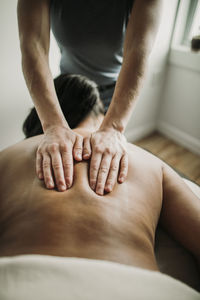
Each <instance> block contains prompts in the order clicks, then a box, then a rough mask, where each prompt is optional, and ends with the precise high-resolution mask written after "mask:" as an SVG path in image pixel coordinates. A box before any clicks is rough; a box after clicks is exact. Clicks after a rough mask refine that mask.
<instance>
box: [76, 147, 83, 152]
mask: <svg viewBox="0 0 200 300" xmlns="http://www.w3.org/2000/svg"><path fill="white" fill-rule="evenodd" d="M74 150H75V151H79V152H81V151H82V147H80V146H75V147H74Z"/></svg>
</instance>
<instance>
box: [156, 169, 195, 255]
mask: <svg viewBox="0 0 200 300" xmlns="http://www.w3.org/2000/svg"><path fill="white" fill-rule="evenodd" d="M160 220H161V224H162V225H163V227H164V228H165V229H166V230H167V231H168V232H170V234H171V235H172V236H173V237H174V238H175V239H177V240H178V241H179V242H180V243H182V244H183V246H185V247H186V248H187V249H188V250H190V251H191V252H192V253H193V254H194V255H195V256H196V257H197V258H198V259H200V242H199V239H200V198H199V197H197V196H196V195H195V194H194V193H193V192H192V190H191V189H190V188H189V187H188V186H187V185H186V184H185V182H184V181H183V180H182V178H181V177H180V176H179V175H178V174H177V173H176V172H175V171H173V170H172V169H171V168H170V167H169V166H167V165H166V164H164V166H163V206H162V210H161V219H160Z"/></svg>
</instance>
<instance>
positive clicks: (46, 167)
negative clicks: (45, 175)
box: [43, 161, 49, 169]
mask: <svg viewBox="0 0 200 300" xmlns="http://www.w3.org/2000/svg"><path fill="white" fill-rule="evenodd" d="M48 168H49V162H48V161H44V162H43V169H48Z"/></svg>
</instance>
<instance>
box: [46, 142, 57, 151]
mask: <svg viewBox="0 0 200 300" xmlns="http://www.w3.org/2000/svg"><path fill="white" fill-rule="evenodd" d="M47 149H48V151H49V152H52V153H54V152H56V151H57V150H58V144H57V143H52V144H51V145H48V147H47Z"/></svg>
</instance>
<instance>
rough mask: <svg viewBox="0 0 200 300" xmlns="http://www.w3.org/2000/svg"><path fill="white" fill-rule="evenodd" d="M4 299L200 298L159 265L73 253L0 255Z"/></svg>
mask: <svg viewBox="0 0 200 300" xmlns="http://www.w3.org/2000/svg"><path fill="white" fill-rule="evenodd" d="M0 299H1V300H8V299H9V300H11V299H13V300H27V299H28V300H33V299H34V300H35V299H37V300H40V299H41V300H46V299H48V300H62V299H63V300H64V299H65V300H66V299H67V300H83V299H84V300H94V299H95V300H100V299H101V300H108V299H109V300H129V299H130V300H133V299H136V300H142V299H145V300H146V299H148V300H151V299H152V300H157V299H159V300H160V299H162V300H165V299H166V300H169V299H173V300H176V299H177V300H180V299H181V300H186V299H187V300H189V299H190V300H197V299H198V300H200V294H199V293H197V292H196V291H195V290H193V289H192V288H190V287H188V286H187V285H185V284H183V283H181V282H180V281H178V280H175V279H173V278H171V277H169V276H167V275H164V274H161V273H160V272H157V271H149V270H144V269H140V268H136V267H132V266H126V265H122V264H119V263H114V262H108V261H100V260H92V259H84V258H73V257H72V258H71V257H64V258H63V257H55V256H46V255H20V256H15V257H3V258H1V259H0Z"/></svg>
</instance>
